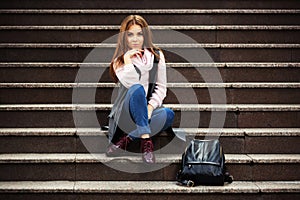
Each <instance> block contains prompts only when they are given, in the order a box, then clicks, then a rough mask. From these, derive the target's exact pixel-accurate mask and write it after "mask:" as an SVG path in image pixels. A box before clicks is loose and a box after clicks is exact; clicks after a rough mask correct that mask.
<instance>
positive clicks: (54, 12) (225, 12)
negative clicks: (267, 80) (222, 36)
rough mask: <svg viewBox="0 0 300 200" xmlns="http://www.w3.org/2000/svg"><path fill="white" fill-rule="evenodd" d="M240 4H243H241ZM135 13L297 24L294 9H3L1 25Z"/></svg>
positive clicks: (187, 21)
mask: <svg viewBox="0 0 300 200" xmlns="http://www.w3.org/2000/svg"><path fill="white" fill-rule="evenodd" d="M239 4H240V3H239ZM131 14H138V15H142V16H143V17H144V18H145V19H146V20H147V22H148V23H149V24H150V25H154V24H157V25H219V24H223V25H230V24H248V25H250V24H252V25H258V24H260V25H284V24H287V25H292V24H294V25H297V24H299V17H300V15H299V14H300V12H299V10H298V9H295V7H293V8H291V9H283V7H282V8H280V9H195V7H194V8H193V9H161V8H160V9H128V8H127V9H115V8H114V9H95V8H93V9H1V10H0V16H1V19H2V20H1V22H0V24H1V25H59V24H61V25H120V24H121V21H122V19H124V18H125V17H126V16H128V15H131Z"/></svg>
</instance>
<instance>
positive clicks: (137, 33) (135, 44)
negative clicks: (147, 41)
mask: <svg viewBox="0 0 300 200" xmlns="http://www.w3.org/2000/svg"><path fill="white" fill-rule="evenodd" d="M126 38H127V45H128V47H129V48H130V49H142V48H143V44H144V35H143V30H142V28H141V26H139V25H136V24H133V25H132V26H130V27H129V29H128V30H127V31H126Z"/></svg>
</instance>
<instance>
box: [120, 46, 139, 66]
mask: <svg viewBox="0 0 300 200" xmlns="http://www.w3.org/2000/svg"><path fill="white" fill-rule="evenodd" d="M143 52H144V50H143V49H131V50H129V51H127V52H126V53H125V54H124V64H125V65H127V64H131V63H132V61H131V58H133V57H134V56H136V55H139V56H141V57H142V56H143V54H142V53H143Z"/></svg>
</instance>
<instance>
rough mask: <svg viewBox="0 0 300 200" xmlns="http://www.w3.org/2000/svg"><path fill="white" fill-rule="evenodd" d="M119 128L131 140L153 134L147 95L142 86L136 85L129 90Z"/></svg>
mask: <svg viewBox="0 0 300 200" xmlns="http://www.w3.org/2000/svg"><path fill="white" fill-rule="evenodd" d="M118 126H119V127H120V128H121V129H122V130H123V131H124V132H125V133H128V135H129V136H130V137H131V138H140V137H141V136H142V135H144V134H150V133H151V129H150V126H149V122H148V110H147V100H146V94H145V90H144V87H143V86H142V85H140V84H135V85H133V86H131V87H130V88H129V90H128V92H127V94H126V96H125V100H124V104H123V109H122V114H121V116H120V120H119V123H118Z"/></svg>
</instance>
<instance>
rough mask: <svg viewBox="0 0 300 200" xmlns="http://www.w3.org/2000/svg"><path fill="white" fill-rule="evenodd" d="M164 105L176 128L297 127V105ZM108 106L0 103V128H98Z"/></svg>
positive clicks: (105, 122) (104, 120)
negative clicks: (172, 113)
mask: <svg viewBox="0 0 300 200" xmlns="http://www.w3.org/2000/svg"><path fill="white" fill-rule="evenodd" d="M164 106H165V107H169V108H171V109H173V110H174V112H175V119H174V126H175V127H180V126H181V127H190V128H197V127H202V128H204V127H212V128H217V127H220V126H221V127H225V128H266V127H268V128H271V127H274V128H288V127H289V128H298V127H299V120H298V119H299V114H300V112H299V111H300V106H299V104H215V105H214V104H165V105H164ZM111 107H112V105H111V104H2V105H0V111H1V112H0V118H1V119H2V120H1V121H0V127H2V128H11V127H15V128H18V127H19V128H23V127H27V128H33V127H36V128H41V127H49V128H54V127H57V128H58V127H60V128H66V127H74V116H76V120H77V126H80V127H99V123H100V124H102V125H104V124H107V123H108V122H107V120H108V119H107V116H108V114H109V112H110V110H111ZM73 115H74V116H73ZM200 115H201V120H200ZM225 115H226V116H225ZM221 119H224V120H225V121H224V126H223V123H222V124H220V123H221V122H222V120H221ZM78 120H79V121H78ZM216 120H217V121H216ZM220 120H221V121H220Z"/></svg>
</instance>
